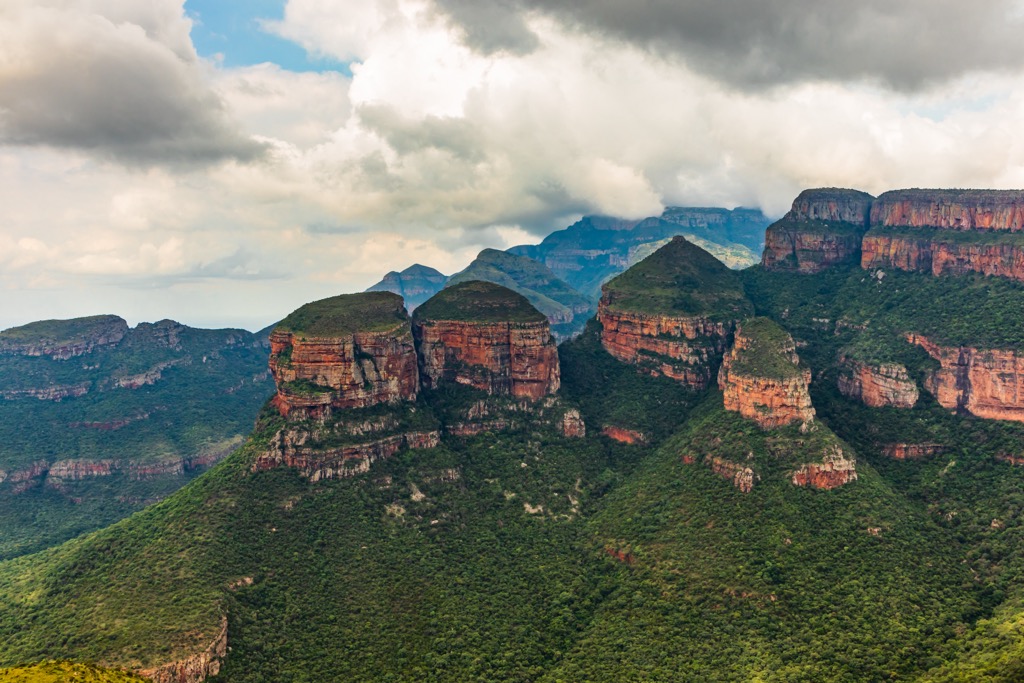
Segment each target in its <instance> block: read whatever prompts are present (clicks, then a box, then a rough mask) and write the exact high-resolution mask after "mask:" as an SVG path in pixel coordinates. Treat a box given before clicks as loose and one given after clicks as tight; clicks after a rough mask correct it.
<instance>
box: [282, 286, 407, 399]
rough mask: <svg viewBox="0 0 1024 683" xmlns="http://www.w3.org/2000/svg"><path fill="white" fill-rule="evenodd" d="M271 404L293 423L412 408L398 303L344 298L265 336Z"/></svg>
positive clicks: (377, 295) (305, 310) (367, 296)
mask: <svg viewBox="0 0 1024 683" xmlns="http://www.w3.org/2000/svg"><path fill="white" fill-rule="evenodd" d="M270 346H271V356H270V370H271V372H272V373H273V376H274V380H275V382H276V383H277V394H276V395H275V397H274V399H273V401H274V405H275V406H276V407H277V409H278V410H279V411H280V412H281V414H282V415H284V416H285V417H289V418H292V419H306V418H323V417H326V416H328V415H330V413H331V411H332V410H336V409H346V408H363V407H367V406H373V405H377V404H381V403H396V402H400V401H412V400H414V399H415V398H416V394H417V392H418V389H419V381H418V380H419V377H418V372H417V364H416V350H415V347H414V345H413V338H412V329H411V327H410V323H409V316H408V314H407V313H406V311H405V308H404V305H403V303H402V299H401V297H399V296H397V295H395V294H392V293H390V292H372V293H364V294H346V295H342V296H337V297H332V298H330V299H324V300H321V301H317V302H314V303H311V304H307V305H305V306H303V307H302V308H300V309H298V310H297V311H295V312H294V313H292V314H291V315H289V316H288V317H287V318H285V319H284V320H283V321H282V322H281V323H280V324H279V325H278V326H277V327H276V328H275V329H274V331H273V332H272V333H271V335H270Z"/></svg>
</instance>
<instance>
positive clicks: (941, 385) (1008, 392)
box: [907, 334, 1024, 422]
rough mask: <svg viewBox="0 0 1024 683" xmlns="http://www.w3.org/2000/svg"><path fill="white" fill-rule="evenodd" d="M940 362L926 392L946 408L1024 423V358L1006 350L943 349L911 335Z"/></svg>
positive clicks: (911, 338)
mask: <svg viewBox="0 0 1024 683" xmlns="http://www.w3.org/2000/svg"><path fill="white" fill-rule="evenodd" d="M907 340H908V341H910V342H911V343H912V344H917V345H918V346H920V347H921V348H923V349H924V350H925V351H927V352H928V355H930V356H931V357H932V358H934V359H935V360H937V361H938V362H939V365H940V367H939V369H938V370H934V371H932V372H931V373H929V375H928V377H927V378H926V380H925V389H927V390H928V391H929V392H930V393H931V394H932V395H934V396H935V399H936V400H937V401H938V402H939V404H940V405H942V406H943V407H944V408H948V409H950V410H955V411H959V412H965V413H970V414H971V415H975V416H977V417H981V418H986V419H990V420H1013V421H1016V422H1024V356H1022V355H1021V354H1020V353H1019V352H1017V351H1013V350H1004V349H976V348H972V347H969V346H959V347H948V346H941V345H939V344H936V343H935V342H933V341H931V340H930V339H928V338H927V337H923V336H921V335H916V334H908V335H907Z"/></svg>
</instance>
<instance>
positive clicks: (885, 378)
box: [839, 357, 919, 408]
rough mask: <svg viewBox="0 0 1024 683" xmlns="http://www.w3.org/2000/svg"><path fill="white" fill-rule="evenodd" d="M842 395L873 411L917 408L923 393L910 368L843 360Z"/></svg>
mask: <svg viewBox="0 0 1024 683" xmlns="http://www.w3.org/2000/svg"><path fill="white" fill-rule="evenodd" d="M839 363H840V373H839V392H840V393H841V394H842V395H843V396H846V397H847V398H852V399H855V400H858V401H861V402H862V403H863V404H864V405H866V406H868V407H869V408H882V407H885V406H891V407H894V408H913V407H914V405H915V404H916V403H917V399H918V396H919V392H918V390H917V384H915V383H914V380H912V379H910V376H909V375H908V374H907V368H906V367H904V366H903V365H900V364H898V363H879V364H869V363H862V362H859V361H855V360H853V359H851V358H846V357H842V358H840V359H839Z"/></svg>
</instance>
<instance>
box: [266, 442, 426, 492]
mask: <svg viewBox="0 0 1024 683" xmlns="http://www.w3.org/2000/svg"><path fill="white" fill-rule="evenodd" d="M440 443H441V433H440V432H439V431H423V432H409V433H405V434H394V435H390V436H384V437H380V438H377V439H374V440H369V441H366V442H365V443H356V444H351V445H345V446H339V447H323V446H321V445H317V444H315V443H313V439H312V434H311V433H310V432H308V431H306V430H301V429H283V430H281V431H279V432H278V433H277V435H276V436H275V437H274V439H273V441H272V442H271V444H270V447H269V448H268V449H267V451H266V452H264V453H263V454H261V455H260V456H258V457H257V459H256V461H255V463H254V464H253V466H252V469H253V471H262V470H269V469H273V468H275V467H280V466H285V467H294V468H296V469H298V470H299V471H300V472H301V473H302V474H303V475H304V476H306V477H308V478H309V479H310V480H311V481H320V480H322V479H341V478H347V477H354V476H356V475H358V474H362V473H364V472H368V471H369V470H370V465H372V464H373V463H374V462H376V461H378V460H383V459H385V458H390V457H391V456H393V455H394V454H395V453H398V452H399V451H400V450H402V449H405V448H434V447H436V446H437V445H439V444H440Z"/></svg>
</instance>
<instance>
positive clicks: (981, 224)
mask: <svg viewBox="0 0 1024 683" xmlns="http://www.w3.org/2000/svg"><path fill="white" fill-rule="evenodd" d="M871 225H880V226H886V227H914V228H939V229H945V230H1002V231H1008V232H1021V231H1024V191H1020V190H919V189H914V190H894V191H892V192H886V193H884V194H882V195H880V196H879V197H878V199H876V200H875V201H874V204H873V205H872V207H871Z"/></svg>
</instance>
